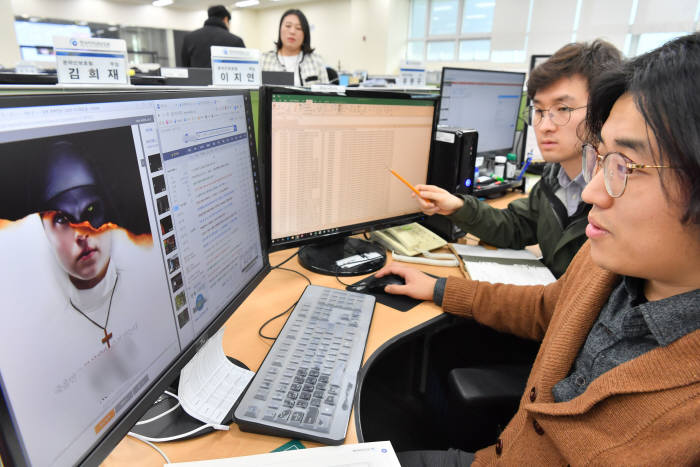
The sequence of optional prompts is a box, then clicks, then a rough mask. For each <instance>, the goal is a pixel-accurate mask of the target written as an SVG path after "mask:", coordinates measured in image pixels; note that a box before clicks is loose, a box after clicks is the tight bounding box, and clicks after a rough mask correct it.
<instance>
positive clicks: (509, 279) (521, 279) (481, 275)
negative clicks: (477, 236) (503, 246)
mask: <svg viewBox="0 0 700 467" xmlns="http://www.w3.org/2000/svg"><path fill="white" fill-rule="evenodd" d="M466 268H467V272H469V277H471V278H472V279H474V280H478V281H482V282H491V283H493V284H496V283H499V284H513V285H547V284H549V283H551V282H554V281H555V280H556V279H555V278H554V276H553V275H552V273H551V271H550V270H549V269H547V268H546V267H544V266H542V265H536V266H531V265H529V264H500V263H489V262H487V261H474V262H466Z"/></svg>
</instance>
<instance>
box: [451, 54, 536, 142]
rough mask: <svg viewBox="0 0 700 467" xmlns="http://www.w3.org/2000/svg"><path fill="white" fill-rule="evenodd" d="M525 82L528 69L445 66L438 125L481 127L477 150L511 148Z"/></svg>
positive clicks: (476, 128)
mask: <svg viewBox="0 0 700 467" xmlns="http://www.w3.org/2000/svg"><path fill="white" fill-rule="evenodd" d="M524 82H525V73H519V72H508V71H487V70H469V69H464V68H449V67H445V68H443V69H442V84H441V86H440V94H441V97H440V118H439V120H438V125H441V126H443V125H444V126H450V127H456V128H467V129H475V130H476V131H478V132H479V146H478V148H477V152H478V153H485V152H492V151H499V152H504V153H506V152H510V151H511V150H512V148H513V143H514V139H515V129H516V126H517V124H518V111H519V110H520V101H521V97H522V91H523V83H524Z"/></svg>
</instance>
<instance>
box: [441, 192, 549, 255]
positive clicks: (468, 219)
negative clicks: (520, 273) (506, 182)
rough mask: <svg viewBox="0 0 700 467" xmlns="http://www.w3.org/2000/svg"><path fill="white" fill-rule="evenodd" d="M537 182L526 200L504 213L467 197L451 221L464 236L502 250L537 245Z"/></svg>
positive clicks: (513, 203)
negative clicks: (473, 237) (467, 235)
mask: <svg viewBox="0 0 700 467" xmlns="http://www.w3.org/2000/svg"><path fill="white" fill-rule="evenodd" d="M539 183H540V182H538V183H537V184H536V185H535V186H534V187H533V189H532V190H531V192H530V195H529V196H528V197H527V198H521V199H516V200H515V201H513V202H511V203H510V204H509V205H508V207H507V208H505V209H496V208H493V207H491V206H489V205H488V204H486V203H484V202H482V201H479V200H478V199H476V198H475V197H473V196H464V197H463V199H464V205H463V206H462V207H461V208H460V209H459V210H458V211H457V212H455V213H454V214H452V215H451V216H449V218H450V219H451V220H452V221H454V222H455V224H457V226H459V228H461V229H462V230H464V231H465V232H469V233H472V234H474V235H476V236H477V237H479V238H480V239H481V240H483V241H484V242H486V243H489V244H491V245H493V246H497V247H499V248H513V249H516V250H519V249H522V248H525V247H526V246H527V245H534V244H536V243H537V219H538V217H539V205H540V204H539V198H540V196H542V193H541V190H540V188H539Z"/></svg>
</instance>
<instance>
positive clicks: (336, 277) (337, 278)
mask: <svg viewBox="0 0 700 467" xmlns="http://www.w3.org/2000/svg"><path fill="white" fill-rule="evenodd" d="M335 280H337V281H338V282H340V283H341V284H343V285H344V286H345V287H350V286H351V285H352V284H346V283H345V282H343V281H341V280H340V277H339V276H338V273H337V272H336V273H335Z"/></svg>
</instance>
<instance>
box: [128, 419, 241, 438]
mask: <svg viewBox="0 0 700 467" xmlns="http://www.w3.org/2000/svg"><path fill="white" fill-rule="evenodd" d="M207 428H214V429H215V430H221V431H228V430H229V427H228V426H226V425H219V424H215V423H205V424H204V425H201V426H198V427H197V428H195V429H194V430H191V431H188V432H187V433H180V434H179V435H175V436H169V437H167V438H151V437H148V436H143V435H140V434H138V433H134V432H133V431H130V432H129V433H128V435H129V436H133V437H134V438H136V439H139V440H141V441H150V442H152V443H167V442H168V441H177V440H178V439H183V438H187V437H188V436H192V435H193V434H195V433H197V432H200V431H202V430H205V429H207Z"/></svg>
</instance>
